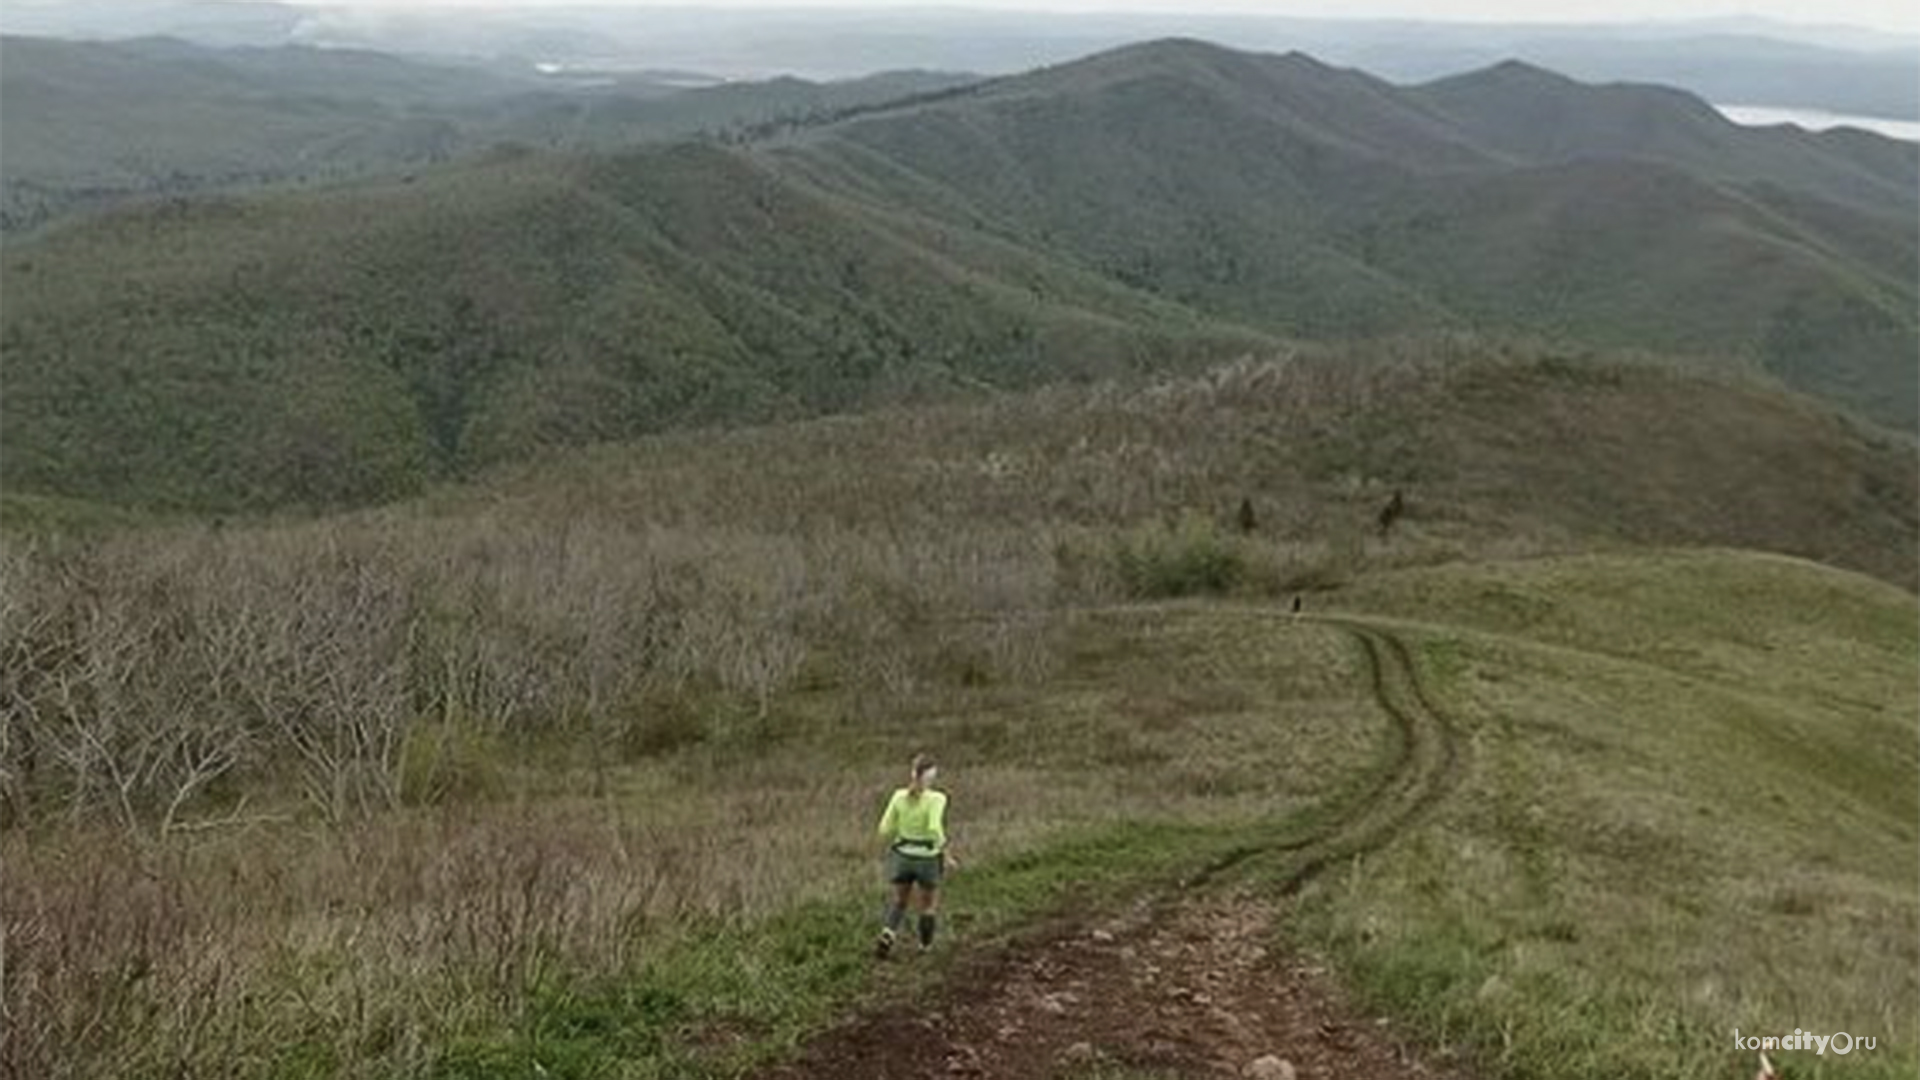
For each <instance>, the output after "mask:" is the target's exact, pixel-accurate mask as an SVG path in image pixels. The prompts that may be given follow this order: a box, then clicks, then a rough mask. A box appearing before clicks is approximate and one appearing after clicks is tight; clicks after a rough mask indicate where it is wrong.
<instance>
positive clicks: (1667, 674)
mask: <svg viewBox="0 0 1920 1080" xmlns="http://www.w3.org/2000/svg"><path fill="white" fill-rule="evenodd" d="M1342 602H1343V603H1344V604H1347V605H1351V606H1353V607H1355V608H1358V609H1360V610H1366V611H1373V612H1380V613H1386V614H1391V615H1392V616H1394V617H1396V618H1401V619H1406V620H1411V621H1410V622H1409V623H1408V624H1407V625H1408V627H1409V632H1411V633H1413V634H1415V636H1416V637H1417V638H1418V640H1419V641H1420V642H1421V652H1420V656H1421V660H1422V664H1423V668H1424V670H1425V671H1426V672H1428V673H1429V675H1430V677H1431V685H1432V686H1433V687H1434V688H1435V693H1436V701H1437V702H1438V703H1439V704H1440V705H1441V706H1442V707H1443V708H1445V709H1447V710H1449V711H1450V712H1451V713H1452V714H1453V715H1455V716H1456V717H1457V718H1458V720H1459V722H1460V723H1461V724H1462V726H1463V728H1464V731H1465V734H1466V736H1467V738H1468V740H1469V745H1470V746H1471V747H1472V751H1471V755H1472V756H1471V762H1472V764H1471V767H1470V769H1469V771H1468V774H1467V778H1466V779H1465V780H1464V781H1463V783H1462V784H1461V787H1460V789H1459V790H1458V791H1457V792H1456V794H1455V795H1454V797H1452V798H1451V799H1449V800H1448V801H1447V802H1446V804H1445V805H1444V806H1443V807H1442V808H1441V809H1440V810H1439V811H1438V812H1437V814H1436V815H1435V818H1434V820H1433V822H1432V823H1431V825H1430V827H1429V828H1427V829H1425V830H1422V831H1421V832H1419V833H1416V834H1415V835H1414V836H1413V837H1411V838H1410V839H1409V840H1408V841H1406V842H1404V843H1402V844H1399V845H1397V846H1396V847H1394V848H1392V849H1389V850H1388V851H1387V852H1386V853H1384V854H1383V855H1381V856H1380V857H1378V858H1376V859H1372V860H1369V861H1368V862H1367V863H1366V864H1365V865H1360V866H1356V867H1355V868H1354V870H1353V872H1352V873H1351V874H1348V875H1342V876H1341V877H1339V878H1333V879H1329V880H1328V881H1327V882H1326V883H1325V885H1324V886H1323V887H1318V888H1314V889H1311V890H1310V891H1309V893H1308V895H1307V898H1306V903H1305V909H1306V910H1305V923H1304V925H1303V927H1302V929H1301V931H1300V933H1301V934H1302V936H1303V937H1304V938H1306V939H1309V940H1314V941H1317V942H1320V943H1322V944H1324V945H1325V946H1326V947H1328V948H1330V949H1332V950H1333V951H1335V952H1336V953H1337V954H1338V955H1340V956H1342V957H1343V958H1344V959H1346V961H1347V962H1348V963H1351V964H1353V965H1354V968H1355V970H1356V973H1357V975H1358V978H1359V981H1360V983H1361V984H1362V986H1363V987H1364V988H1365V990H1366V992H1367V993H1368V994H1369V995H1371V996H1372V998H1373V999H1374V1000H1375V1002H1376V1003H1378V1004H1380V1005H1382V1006H1383V1007H1388V1008H1392V1009H1394V1010H1395V1011H1397V1012H1400V1013H1403V1014H1405V1015H1408V1016H1410V1017H1412V1018H1415V1019H1416V1021H1417V1022H1418V1023H1419V1024H1420V1025H1421V1027H1422V1030H1424V1031H1426V1032H1428V1033H1430V1034H1431V1035H1432V1036H1433V1037H1437V1038H1440V1039H1444V1040H1449V1041H1454V1042H1457V1043H1458V1044H1459V1045H1461V1046H1462V1048H1463V1049H1464V1048H1471V1049H1472V1051H1474V1052H1476V1053H1477V1054H1479V1055H1481V1056H1483V1058H1484V1059H1485V1060H1489V1061H1492V1062H1497V1063H1498V1065H1499V1068H1498V1069H1496V1070H1495V1072H1496V1074H1497V1075H1519V1076H1676V1075H1695V1076H1718V1075H1734V1072H1735V1070H1736V1069H1740V1068H1745V1069H1750V1068H1751V1067H1752V1056H1751V1055H1750V1054H1740V1053H1736V1052H1734V1051H1732V1050H1731V1049H1730V1048H1731V1038H1732V1033H1733V1029H1734V1028H1736V1027H1737V1028H1739V1029H1740V1030H1741V1031H1742V1032H1764V1033H1769V1034H1772V1033H1776V1031H1777V1032H1778V1033H1781V1034H1785V1033H1789V1032H1791V1031H1792V1030H1793V1029H1794V1028H1796V1027H1799V1028H1804V1029H1805V1030H1808V1031H1812V1032H1816V1033H1820V1034H1829V1033H1832V1032H1837V1031H1845V1032H1848V1033H1851V1034H1855V1035H1870V1036H1878V1044H1879V1045H1878V1049H1876V1050H1874V1051H1859V1052H1856V1053H1853V1054H1851V1055H1849V1056H1847V1057H1844V1058H1843V1057H1839V1056H1838V1055H1834V1054H1831V1053H1829V1054H1828V1055H1826V1056H1824V1057H1819V1056H1816V1055H1815V1054H1813V1053H1812V1052H1810V1051H1798V1052H1794V1051H1789V1052H1783V1053H1780V1054H1776V1055H1774V1058H1775V1060H1776V1061H1778V1062H1780V1063H1781V1064H1782V1065H1783V1067H1784V1069H1785V1072H1784V1075H1787V1076H1795V1077H1813V1076H1885V1077H1894V1076H1901V1075H1905V1074H1907V1073H1909V1072H1911V1071H1912V1070H1913V1069H1914V1068H1915V1065H1916V1053H1917V1052H1920V1048H1917V1047H1916V1044H1915V1042H1914V1035H1915V1033H1914V1028H1913V1015H1914V1009H1915V1004H1916V1002H1920V981H1916V977H1915V974H1914V973H1915V970H1916V964H1917V963H1920V940H1917V939H1916V938H1915V936H1914V930H1913V926H1914V919H1915V917H1916V915H1917V914H1920V907H1917V906H1916V902H1917V901H1920V897H1916V895H1915V891H1914V886H1913V878H1914V873H1915V871H1916V869H1917V868H1920V867H1917V865H1916V861H1915V851H1916V841H1917V840H1920V833H1916V826H1915V822H1916V817H1917V816H1920V803H1916V801H1915V785H1914V779H1915V776H1916V772H1917V771H1920V757H1917V756H1916V753H1915V748H1914V735H1915V730H1916V728H1915V723H1916V712H1917V710H1916V702H1915V697H1914V691H1913V684H1912V677H1913V661H1914V657H1915V655H1916V654H1917V652H1920V640H1916V637H1915V633H1914V625H1915V623H1914V609H1913V606H1912V598H1911V597H1910V596H1909V595H1907V594H1904V593H1902V592H1899V591H1896V590H1893V589H1889V588H1887V587H1885V586H1884V585H1881V584H1879V583H1877V582H1872V581H1868V580H1865V579H1861V578H1857V577H1853V576H1851V575H1847V574H1841V573H1837V572H1833V571H1829V570H1825V569H1822V568H1818V567H1814V566H1809V565H1807V564H1805V563H1800V562H1797V561H1793V560H1785V559H1778V558H1767V557H1759V556H1752V555H1741V554H1731V553H1718V552H1703V553H1696V554H1688V555H1671V556H1660V557H1645V556H1635V557H1618V558H1596V559H1572V560H1549V561H1543V562H1536V563H1529V564H1484V565H1476V566H1461V567H1456V568H1450V569H1445V570H1437V571H1421V572H1417V573H1409V574H1398V575H1383V576H1381V577H1379V578H1376V579H1373V580H1369V581H1366V582H1362V583H1360V584H1359V585H1358V586H1357V587H1356V588H1355V589H1354V590H1353V591H1352V592H1351V593H1349V594H1348V595H1346V596H1345V597H1343V600H1342ZM1762 939H1764V944H1763V943H1762Z"/></svg>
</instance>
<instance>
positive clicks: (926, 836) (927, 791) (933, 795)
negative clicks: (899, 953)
mask: <svg viewBox="0 0 1920 1080" xmlns="http://www.w3.org/2000/svg"><path fill="white" fill-rule="evenodd" d="M938 772H939V770H938V769H937V768H936V767H935V766H934V763H933V759H931V758H929V757H927V756H926V755H925V754H916V755H914V758H913V771H912V775H911V778H910V779H909V781H908V783H907V786H906V787H903V788H900V789H898V790H896V791H895V792H894V793H893V797H892V798H890V799H888V800H887V810H886V813H884V814H882V815H880V839H881V840H883V841H885V842H886V845H887V850H886V880H887V884H888V886H889V887H891V888H892V890H893V892H892V895H890V896H889V897H888V898H887V915H886V922H885V924H884V925H883V926H882V927H881V928H880V941H879V943H878V944H877V945H875V946H874V955H875V956H877V957H879V958H880V959H882V960H884V959H886V958H887V954H889V953H891V952H892V951H893V942H894V938H895V937H897V936H898V935H899V933H900V927H901V925H902V924H903V923H905V922H906V918H907V904H908V901H910V900H918V907H919V909H920V918H919V924H918V926H917V929H918V931H919V936H920V951H921V952H926V951H927V950H928V949H930V948H932V947H933V931H934V926H935V923H936V921H937V919H938V914H937V913H938V910H939V907H940V876H941V874H942V873H943V872H944V871H945V870H947V869H948V868H950V867H951V868H958V866H959V865H960V863H959V860H957V859H955V858H954V857H953V853H952V852H951V851H950V850H949V849H948V847H947V824H946V816H947V796H946V793H945V792H940V791H935V790H934V789H933V780H934V777H935V775H936V774H937V773H938Z"/></svg>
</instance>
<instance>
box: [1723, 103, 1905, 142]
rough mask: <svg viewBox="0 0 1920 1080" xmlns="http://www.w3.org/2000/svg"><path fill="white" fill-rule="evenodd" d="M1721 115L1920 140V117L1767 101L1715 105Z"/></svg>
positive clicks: (1738, 121) (1741, 121) (1738, 120)
mask: <svg viewBox="0 0 1920 1080" xmlns="http://www.w3.org/2000/svg"><path fill="white" fill-rule="evenodd" d="M1714 108H1716V109H1719V110H1720V115H1722V116H1724V117H1726V118H1727V119H1729V120H1731V121H1733V122H1734V123H1736V124H1748V125H1758V124H1798V125H1799V126H1801V127H1803V128H1806V129H1807V130H1808V131H1825V130H1826V129H1828V128H1836V127H1857V128H1865V129H1866V130H1868V131H1877V132H1879V133H1880V134H1882V135H1885V136H1888V137H1889V138H1894V139H1905V140H1907V141H1908V142H1920V120H1889V119H1887V118H1886V117H1884V116H1849V115H1847V114H1846V113H1832V112H1823V111H1821V110H1819V109H1775V108H1772V107H1770V106H1766V105H1715V106H1714Z"/></svg>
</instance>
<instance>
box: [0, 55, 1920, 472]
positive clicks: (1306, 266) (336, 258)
mask: <svg viewBox="0 0 1920 1080" xmlns="http://www.w3.org/2000/svg"><path fill="white" fill-rule="evenodd" d="M767 130H768V132H769V133H768V134H767V135H766V137H763V138H760V139H758V140H756V141H752V142H749V143H746V144H744V145H724V146H723V145H717V144H713V143H705V144H689V145H679V146H666V147H654V148H641V149H635V150H629V151H622V152H618V153H612V154H593V155H581V154H554V153H542V152H537V151H527V150H510V151H498V152H495V153H493V154H491V155H489V156H486V157H484V158H480V159H475V160H470V161H464V162H460V163H453V164H448V165H444V166H440V167H436V168H430V169H424V170H422V171H420V172H419V173H418V175H417V176H415V177H409V178H393V179H390V180H380V181H369V182H360V183H355V184H350V185H345V186H339V187H332V188H327V189H321V190H311V191H301V192H295V193H281V194H273V195H265V196H260V197H251V198H238V197H226V198H218V199H203V200H192V201H185V202H174V203H168V204H165V205H151V206H147V207H144V208H141V209H137V210H134V211H129V212H125V213H120V214H115V215H111V216H108V217H105V218H103V219H100V220H97V221H92V222H85V223H77V224H73V225H70V226H65V227H61V228H57V229H54V230H52V231H51V232H50V233H49V234H48V235H46V236H45V237H44V238H42V239H39V240H37V241H36V242H34V243H32V244H30V245H24V246H21V245H15V246H11V247H10V249H9V250H8V252H7V253H6V255H5V256H4V264H3V269H0V272H3V273H4V287H5V291H6V297H7V303H6V304H5V306H4V310H0V348H4V351H5V358H6V360H5V363H6V381H7V393H6V395H5V397H4V398H3V399H0V421H4V424H3V425H0V451H3V453H0V470H4V472H0V481H3V482H4V484H5V486H6V487H7V488H8V490H10V491H35V492H45V493H55V494H63V495H71V496H79V497H85V498H94V499H102V500H106V501H113V502H124V503H141V504H164V505H175V506H187V507H250V506H251V507H258V506H274V505H285V504H289V503H298V504H308V505H316V504H336V503H364V502H373V501H381V500H385V499H389V498H393V497H396V496H399V495H403V494H406V493H408V492H411V491H415V490H418V489H419V487H420V486H421V485H423V484H425V483H427V482H429V481H431V480H432V479H434V478H436V477H442V476H447V475H450V474H455V473H459V472H461V471H464V470H468V469H471V468H474V467H477V466H481V465H485V464H488V463H493V462H498V461H503V460H511V459H516V458H521V457H525V456H527V455H529V454H532V453H535V452H537V451H539V450H540V449H542V448H544V447H549V446H553V445H564V444H577V443H586V442H598V441H607V440H619V439H624V438H628V437H631V436H633V435H636V434H639V433H643V432H648V431H654V430H659V429H662V428H667V427H674V426H681V425H687V424H697V423H736V422H746V421H757V420H764V419H772V418H780V417H791V416H798V415H805V414H810V413H818V412H823V411H834V410H841V409H846V408H853V407H859V406H863V405H868V404H871V403H874V402H878V401H888V400H901V399H915V398H922V397H934V396H945V395H950V394H953V393H980V392H983V391H988V390H995V389H1007V388H1016V387H1023V386H1032V385H1037V384H1042V383H1047V382H1052V381H1057V380H1071V379H1084V378H1088V377H1094V376H1106V375H1123V374H1127V373H1133V372H1146V371H1156V370H1166V369H1172V368H1194V367H1198V366H1201V365H1204V364H1206V363H1208V362H1210V361H1213V360H1217V359H1220V358H1223V357H1228V356H1236V355H1244V354H1249V353H1252V354H1259V353H1262V352H1264V351H1268V350H1272V349H1274V348H1275V347H1276V346H1277V345H1278V343H1280V342H1283V341H1285V340H1288V339H1294V338H1324V339H1339V338H1348V337H1370V336H1376V335H1382V334H1416V335H1417V334H1425V333H1431V332H1435V331H1450V330H1473V331H1480V332H1489V333H1495V334H1524V335H1530V336H1538V337H1544V338H1548V339H1555V340H1559V341H1562V342H1566V343H1570V344H1573V345H1584V346H1591V347H1615V346H1629V347H1635V348H1643V349H1653V350H1659V351H1663V352H1668V353H1671V354H1674V355H1675V356H1676V357H1678V358H1680V359H1679V362H1681V363H1685V364H1692V365H1696V366H1701V367H1707V368H1716V369H1721V370H1726V371H1735V372H1760V373H1764V374H1767V375H1770V376H1772V377H1775V378H1778V379H1779V380H1781V381H1783V382H1785V383H1786V384H1788V385H1789V386H1792V387H1796V388H1799V389H1801V390H1803V391H1808V392H1811V393H1814V394H1817V395H1821V396H1824V397H1827V398H1829V399H1831V400H1833V401H1837V402H1839V403H1841V404H1843V405H1845V406H1847V407H1849V408H1852V409H1855V410H1858V411H1860V412H1861V413H1863V414H1865V415H1867V416H1869V417H1872V418H1874V419H1876V420H1878V421H1881V422H1883V423H1888V424H1892V425H1896V426H1902V427H1907V428H1911V427H1913V425H1914V421H1915V416H1914V411H1915V401H1916V390H1917V389H1920V388H1917V387H1916V372H1915V365H1914V363H1913V357H1914V356H1915V355H1916V350H1917V349H1920V335H1917V333H1916V320H1915V306H1916V295H1915V285H1914V281H1915V278H1916V265H1917V261H1916V247H1917V246H1920V244H1917V243H1916V236H1915V233H1916V224H1915V221H1916V214H1915V191H1916V186H1917V185H1916V178H1920V149H1917V148H1916V147H1914V146H1913V145H1911V144H1905V143H1897V142H1893V141H1891V140H1886V139H1881V138H1878V137H1873V136H1867V135H1862V134H1846V135H1827V136H1814V135H1805V134H1799V133H1794V132H1790V131H1785V130H1775V129H1768V130H1758V129H1742V128H1738V127H1735V126H1734V125H1731V124H1729V123H1726V122H1725V121H1723V120H1720V119H1719V118H1718V116H1717V115H1715V114H1713V113H1712V111H1711V110H1710V109H1707V107H1706V106H1704V105H1703V104H1702V103H1700V102H1699V101H1698V100H1697V99H1694V98H1691V97H1689V96H1687V95H1684V94H1680V93H1677V92H1672V91H1665V90H1658V89H1654V88H1646V87H1619V86H1607V87H1596V86H1586V85H1583V84H1579V83H1575V82H1572V81H1570V80H1565V79H1561V78H1559V77H1557V76H1554V75H1551V74H1550V73H1546V72H1542V71H1538V70H1536V69H1530V68H1525V67H1522V66H1518V65H1511V64H1509V65H1502V66H1499V67H1496V68H1493V69H1489V70H1487V71H1483V72H1479V73H1476V74H1474V75H1470V76H1464V77H1459V78H1455V79H1449V80H1446V81H1443V82H1440V83H1434V84H1429V85H1425V86H1415V87H1399V86H1395V85H1392V84H1389V83H1386V82H1383V81H1381V80H1378V79H1375V78H1372V77H1370V76H1368V75H1365V74H1363V73H1360V72H1355V71H1350V70H1342V69H1336V68H1331V67H1328V66H1325V65H1323V64H1320V63H1318V62H1316V61H1314V60H1312V59H1310V58H1307V57H1304V56H1299V55H1287V56H1263V55H1252V54H1244V53H1235V52H1231V51H1228V50H1224V49H1219V48H1215V47H1212V46H1207V45H1203V44H1199V43H1195V42H1188V41H1169V42H1158V43H1152V44H1148V45H1142V46H1135V47H1130V48H1127V49H1121V50H1117V51H1115V52H1111V53H1105V54H1101V55H1098V56H1094V57H1090V58H1088V59H1086V60H1083V61H1080V62H1076V63H1073V64H1067V65H1061V66H1059V67H1055V68H1049V69H1044V70H1041V71H1037V72H1034V73H1031V74H1028V75H1024V76H1019V77H1014V78H1008V79H1001V80H995V81H992V82H988V83H985V84H981V85H979V86H976V87H971V88H959V89H952V90H949V91H947V92H944V93H939V94H934V95H924V94H923V95H919V96H916V97H913V98H909V99H907V100H906V101H903V102H902V103H900V104H898V105H894V106H889V107H877V108H876V107H864V108H861V109H857V110H854V111H853V112H852V113H850V114H849V115H846V116H845V117H844V118H842V119H840V120H837V121H834V122H829V123H821V124H814V125H810V126H801V127H799V128H798V129H794V128H792V126H791V125H778V126H777V128H769V129H767Z"/></svg>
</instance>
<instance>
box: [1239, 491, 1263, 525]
mask: <svg viewBox="0 0 1920 1080" xmlns="http://www.w3.org/2000/svg"><path fill="white" fill-rule="evenodd" d="M1259 527H1260V523H1259V521H1257V520H1256V519H1255V518H1254V516H1253V500H1252V499H1241V500H1240V531H1241V532H1243V533H1250V532H1252V531H1253V530H1255V529H1257V528H1259Z"/></svg>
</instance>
